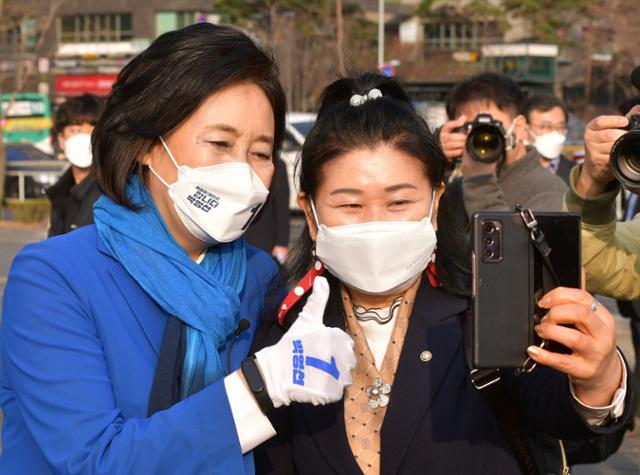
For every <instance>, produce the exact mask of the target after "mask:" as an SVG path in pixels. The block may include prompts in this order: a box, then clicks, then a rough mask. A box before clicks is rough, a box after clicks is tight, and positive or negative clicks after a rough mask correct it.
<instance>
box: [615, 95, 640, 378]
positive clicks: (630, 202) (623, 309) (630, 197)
mask: <svg viewBox="0 0 640 475" xmlns="http://www.w3.org/2000/svg"><path fill="white" fill-rule="evenodd" d="M638 105H640V96H633V97H630V98H628V99H626V100H624V101H622V102H621V103H620V104H619V105H618V112H619V113H620V115H627V114H628V113H629V111H630V110H631V109H632V108H633V107H635V106H638ZM623 196H624V197H625V199H624V200H623V203H624V205H623V213H622V221H631V220H633V218H634V217H635V216H636V215H637V214H638V213H640V197H639V196H638V195H637V194H635V193H628V194H626V193H625V194H624V195H623ZM618 310H620V314H621V315H622V316H623V317H626V318H628V319H629V326H630V327H631V341H632V342H633V349H634V351H635V357H636V359H635V375H636V381H637V382H638V383H639V384H640V300H618Z"/></svg>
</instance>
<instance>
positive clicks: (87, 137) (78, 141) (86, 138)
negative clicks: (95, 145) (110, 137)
mask: <svg viewBox="0 0 640 475" xmlns="http://www.w3.org/2000/svg"><path fill="white" fill-rule="evenodd" d="M64 155H65V157H67V160H69V163H71V165H75V166H76V167H78V168H89V167H90V166H91V162H92V161H93V153H92V151H91V134H85V133H82V134H76V135H74V136H73V137H70V138H68V139H67V140H66V141H65V144H64Z"/></svg>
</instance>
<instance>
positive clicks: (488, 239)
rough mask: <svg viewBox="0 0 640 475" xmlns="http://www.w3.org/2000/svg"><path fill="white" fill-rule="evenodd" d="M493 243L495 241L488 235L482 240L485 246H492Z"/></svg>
mask: <svg viewBox="0 0 640 475" xmlns="http://www.w3.org/2000/svg"><path fill="white" fill-rule="evenodd" d="M495 243H496V242H495V241H494V240H493V239H491V238H490V237H488V238H487V239H485V240H484V244H485V245H486V246H493V245H494V244H495Z"/></svg>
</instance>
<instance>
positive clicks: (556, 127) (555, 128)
mask: <svg viewBox="0 0 640 475" xmlns="http://www.w3.org/2000/svg"><path fill="white" fill-rule="evenodd" d="M529 128H530V129H531V130H532V131H533V132H534V133H536V134H538V135H542V134H548V133H551V132H560V133H561V134H566V133H567V126H566V124H549V123H547V122H543V123H542V124H535V125H534V124H531V125H529Z"/></svg>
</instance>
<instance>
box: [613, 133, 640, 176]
mask: <svg viewBox="0 0 640 475" xmlns="http://www.w3.org/2000/svg"><path fill="white" fill-rule="evenodd" d="M610 163H611V171H612V172H613V174H614V175H615V177H616V178H617V180H618V181H619V182H620V183H622V184H623V185H624V186H625V187H627V188H640V128H637V129H632V130H630V131H629V132H627V133H626V134H624V135H623V136H622V137H620V138H619V139H618V140H617V141H616V142H615V143H614V144H613V148H612V149H611V161H610Z"/></svg>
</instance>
